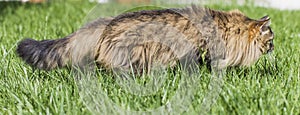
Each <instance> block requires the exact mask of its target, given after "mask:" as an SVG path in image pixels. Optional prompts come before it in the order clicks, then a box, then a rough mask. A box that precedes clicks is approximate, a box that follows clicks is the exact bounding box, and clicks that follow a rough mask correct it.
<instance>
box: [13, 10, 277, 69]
mask: <svg viewBox="0 0 300 115" xmlns="http://www.w3.org/2000/svg"><path fill="white" fill-rule="evenodd" d="M269 25H270V18H269V17H268V16H265V17H263V18H261V19H258V20H254V19H250V18H248V17H247V16H245V15H244V14H242V13H241V12H239V11H237V10H234V11H229V12H224V11H216V10H212V9H208V8H200V7H197V6H194V5H192V6H191V7H188V8H182V9H163V10H149V11H139V12H133V13H125V14H121V15H119V16H117V17H114V18H100V19H98V20H96V21H94V22H91V23H89V24H87V25H86V26H84V27H83V28H81V29H79V30H78V31H76V32H74V33H73V34H71V35H69V36H67V37H65V38H62V39H57V40H43V41H36V40H32V39H25V40H22V41H21V42H20V43H19V45H18V47H17V53H18V55H19V56H20V57H21V58H22V59H23V60H24V61H25V62H26V63H28V64H30V65H31V66H33V67H36V68H39V69H44V70H51V69H54V68H57V67H65V66H67V65H77V66H84V65H85V64H87V63H90V62H94V61H95V62H96V63H97V65H99V66H101V67H103V68H107V69H111V68H113V69H115V68H117V69H123V70H129V69H130V68H132V67H133V68H134V69H135V70H138V71H140V70H145V69H147V70H150V69H151V68H153V67H155V66H156V65H157V64H158V65H164V66H174V64H176V63H178V61H180V62H183V61H181V60H184V59H186V60H188V61H190V60H193V61H196V62H198V63H199V64H201V60H205V61H207V62H208V63H210V64H211V65H213V63H212V61H213V60H214V58H216V57H218V56H219V58H218V63H216V65H215V66H217V67H218V68H224V67H227V66H249V65H251V64H252V63H254V62H256V61H257V60H258V59H259V57H260V56H262V55H263V54H266V53H268V52H271V51H272V50H273V49H274V45H273V42H272V41H273V37H274V35H273V32H272V30H271V28H270V26H269Z"/></svg>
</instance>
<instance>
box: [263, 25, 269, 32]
mask: <svg viewBox="0 0 300 115" xmlns="http://www.w3.org/2000/svg"><path fill="white" fill-rule="evenodd" d="M268 30H269V28H268V27H267V26H263V27H262V28H261V31H262V32H265V31H268Z"/></svg>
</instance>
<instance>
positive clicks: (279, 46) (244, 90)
mask: <svg viewBox="0 0 300 115" xmlns="http://www.w3.org/2000/svg"><path fill="white" fill-rule="evenodd" d="M79 1H80V0H76V1H71V0H67V1H55V2H54V1H53V2H50V3H45V4H22V3H5V4H4V3H3V4H2V3H1V4H0V6H1V10H0V26H1V27H0V65H1V66H0V87H1V88H0V107H1V108H0V113H2V114H9V113H12V114H20V113H23V114H39V113H42V114H48V113H51V114H92V111H91V110H90V109H88V106H86V104H85V102H84V99H81V97H80V90H79V89H78V86H77V83H76V80H75V79H74V77H73V76H72V75H71V74H70V72H69V70H66V69H60V70H54V71H49V72H45V71H39V70H33V69H32V68H31V67H29V66H28V65H26V64H25V63H24V62H23V61H22V60H21V59H20V58H18V57H17V55H16V53H15V49H16V45H17V42H18V41H20V40H22V39H23V38H26V37H31V38H34V39H37V40H44V39H54V38H62V37H64V36H66V35H68V34H70V33H72V32H74V31H75V30H77V29H78V28H80V27H81V26H82V25H83V24H84V23H85V22H86V21H85V17H86V16H87V15H88V14H89V11H90V10H91V9H92V8H93V7H94V6H95V5H96V4H95V3H90V2H88V1H87V0H86V1H82V2H79ZM155 5H157V6H165V7H171V6H172V7H179V6H180V5H171V4H169V5H163V4H155ZM134 7H136V6H133V5H132V6H126V5H118V4H103V5H101V7H100V10H101V11H103V12H101V15H102V16H115V15H118V14H119V13H121V12H123V11H126V10H128V9H130V8H134ZM207 7H210V8H213V9H219V10H230V9H239V10H241V11H242V12H244V13H245V14H246V15H247V16H249V17H252V18H260V17H262V16H264V15H269V17H271V20H272V24H271V27H272V29H273V31H274V33H275V39H274V44H275V50H274V52H273V53H272V54H270V55H266V56H264V57H263V58H261V59H260V60H259V61H258V62H257V63H256V64H255V65H253V66H251V67H248V68H233V69H229V70H227V72H226V74H225V76H223V85H222V90H221V92H220V94H219V95H218V98H216V101H215V103H214V105H213V106H211V108H210V110H209V111H208V113H210V114H300V110H299V108H300V103H299V102H300V101H299V97H300V81H299V80H300V76H299V74H300V69H299V57H300V52H299V50H298V49H299V48H300V41H299V40H298V39H299V38H300V33H299V32H300V31H299V30H300V27H299V26H300V24H299V18H300V11H281V10H276V9H270V8H262V7H255V6H249V5H248V6H238V5H231V6H225V5H207ZM87 20H89V19H87ZM201 76H202V77H201V80H202V81H201V82H200V83H199V85H198V86H197V88H196V89H198V90H199V92H196V93H195V94H194V95H193V97H194V98H193V101H192V104H191V106H190V107H188V108H190V110H195V111H196V112H197V111H198V112H199V111H200V110H199V108H200V106H201V103H202V100H203V97H205V94H206V93H205V92H207V90H206V89H207V87H208V84H209V83H210V77H211V75H210V72H209V71H208V70H207V69H203V70H202V71H201ZM99 78H100V79H99V83H101V84H102V86H103V90H104V91H105V93H106V94H107V95H108V97H109V98H110V99H111V100H112V101H113V102H114V103H115V104H116V105H117V106H119V107H121V108H123V109H127V110H139V111H140V110H153V108H157V107H160V106H163V105H165V104H166V103H168V99H171V98H172V96H173V95H175V93H176V90H177V89H179V88H178V87H177V85H176V84H177V82H176V83H173V84H171V85H170V83H172V81H176V80H174V79H175V78H176V76H173V77H172V76H169V77H168V78H169V81H166V84H167V85H166V84H165V85H164V86H162V88H161V89H159V93H158V94H155V95H149V96H143V97H139V96H135V95H131V94H126V92H124V91H122V88H120V86H118V85H117V84H116V82H115V81H114V78H113V77H111V76H110V75H105V74H103V75H100V76H99ZM178 78H182V76H181V77H180V76H179V77H178ZM165 95H167V96H165ZM107 112H108V113H109V112H110V111H107ZM186 112H190V111H186Z"/></svg>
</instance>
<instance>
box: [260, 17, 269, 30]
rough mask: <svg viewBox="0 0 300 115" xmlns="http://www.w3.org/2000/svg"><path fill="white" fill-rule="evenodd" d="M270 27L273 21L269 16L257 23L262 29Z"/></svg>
mask: <svg viewBox="0 0 300 115" xmlns="http://www.w3.org/2000/svg"><path fill="white" fill-rule="evenodd" d="M270 25H271V19H270V17H269V16H264V17H262V18H260V19H259V20H258V21H257V26H258V27H260V28H262V27H268V26H270Z"/></svg>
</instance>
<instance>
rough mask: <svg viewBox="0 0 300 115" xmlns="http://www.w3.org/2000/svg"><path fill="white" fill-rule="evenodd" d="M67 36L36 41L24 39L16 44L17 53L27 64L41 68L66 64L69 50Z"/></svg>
mask: <svg viewBox="0 0 300 115" xmlns="http://www.w3.org/2000/svg"><path fill="white" fill-rule="evenodd" d="M68 42H69V38H68V37H66V38H62V39H57V40H42V41H36V40H33V39H29V38H27V39H24V40H22V41H20V42H19V44H18V46H17V54H18V55H19V56H20V57H21V58H22V59H23V60H24V61H25V62H26V63H27V64H29V65H31V66H32V67H35V68H39V69H43V70H51V69H54V68H57V67H64V66H66V65H67V63H68V61H70V59H69V57H70V56H69V55H70V51H69V50H68V49H70V48H68V47H69V46H68V45H67V44H68Z"/></svg>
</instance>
